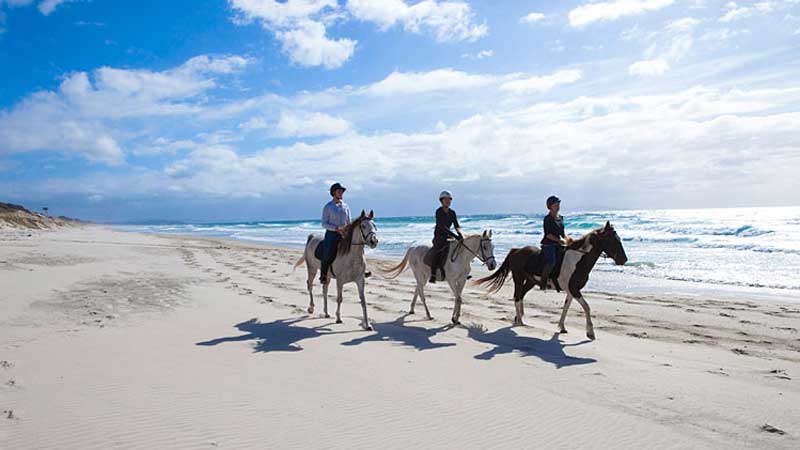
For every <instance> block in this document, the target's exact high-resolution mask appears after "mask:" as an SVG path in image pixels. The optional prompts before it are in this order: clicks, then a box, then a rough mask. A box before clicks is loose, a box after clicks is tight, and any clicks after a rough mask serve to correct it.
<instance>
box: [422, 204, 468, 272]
mask: <svg viewBox="0 0 800 450" xmlns="http://www.w3.org/2000/svg"><path fill="white" fill-rule="evenodd" d="M439 201H440V202H441V203H442V206H441V207H440V208H439V209H437V210H436V228H435V229H434V231H433V250H434V255H433V261H432V263H431V279H430V280H429V281H430V282H431V283H436V271H437V270H441V271H442V277H444V263H445V258H447V253H448V249H449V248H450V243H449V241H448V238H455V239H458V240H459V241H460V240H463V239H464V237H463V236H462V235H461V226H460V225H459V224H458V216H457V215H456V212H455V211H453V210H452V209H450V203H451V202H452V201H453V196H452V195H450V193H449V192H447V191H442V193H441V194H439ZM450 227H454V228H455V230H456V232H455V233H453V232H452V231H450Z"/></svg>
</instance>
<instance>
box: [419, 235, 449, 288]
mask: <svg viewBox="0 0 800 450" xmlns="http://www.w3.org/2000/svg"><path fill="white" fill-rule="evenodd" d="M455 242H458V241H450V245H449V247H448V248H447V256H448V257H449V256H450V254H451V253H452V252H453V243H455ZM435 255H436V249H435V248H433V247H431V248H429V249H428V251H427V252H425V256H423V257H422V263H423V264H425V265H426V266H428V267H431V265H432V264H433V257H434V256H435ZM445 263H447V262H446V261H445ZM436 281H444V277H443V276H442V272H441V271H440V270H437V271H436Z"/></svg>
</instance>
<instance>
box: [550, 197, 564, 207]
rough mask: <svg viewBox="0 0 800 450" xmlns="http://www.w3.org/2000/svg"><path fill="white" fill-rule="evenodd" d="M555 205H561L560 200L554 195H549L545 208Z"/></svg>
mask: <svg viewBox="0 0 800 450" xmlns="http://www.w3.org/2000/svg"><path fill="white" fill-rule="evenodd" d="M555 203H561V199H560V198H558V197H556V196H555V195H551V196H550V197H547V207H548V208H549V207H550V206H552V205H553V204H555Z"/></svg>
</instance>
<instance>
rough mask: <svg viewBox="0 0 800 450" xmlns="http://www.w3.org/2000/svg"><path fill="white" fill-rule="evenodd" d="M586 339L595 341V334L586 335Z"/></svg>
mask: <svg viewBox="0 0 800 450" xmlns="http://www.w3.org/2000/svg"><path fill="white" fill-rule="evenodd" d="M586 337H587V338H589V339H591V340H594V339H595V337H594V333H586Z"/></svg>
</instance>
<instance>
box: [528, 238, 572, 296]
mask: <svg viewBox="0 0 800 450" xmlns="http://www.w3.org/2000/svg"><path fill="white" fill-rule="evenodd" d="M530 248H531V250H532V254H531V256H529V257H528V260H527V261H525V273H527V274H529V275H536V276H537V277H538V276H539V275H541V274H542V269H544V265H545V263H546V261H547V259H546V258H545V257H544V252H543V251H542V250H541V249H540V248H539V247H534V246H531V247H530ZM566 252H567V248H566V247H558V249H557V251H556V265H555V266H553V270H552V271H551V272H550V281H552V282H553V285H555V287H556V291H558V292H561V286H559V285H558V275H559V274H560V273H561V264H563V263H564V254H565V253H566Z"/></svg>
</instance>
